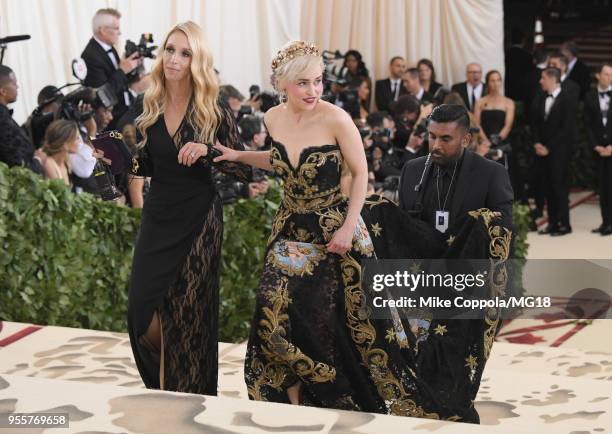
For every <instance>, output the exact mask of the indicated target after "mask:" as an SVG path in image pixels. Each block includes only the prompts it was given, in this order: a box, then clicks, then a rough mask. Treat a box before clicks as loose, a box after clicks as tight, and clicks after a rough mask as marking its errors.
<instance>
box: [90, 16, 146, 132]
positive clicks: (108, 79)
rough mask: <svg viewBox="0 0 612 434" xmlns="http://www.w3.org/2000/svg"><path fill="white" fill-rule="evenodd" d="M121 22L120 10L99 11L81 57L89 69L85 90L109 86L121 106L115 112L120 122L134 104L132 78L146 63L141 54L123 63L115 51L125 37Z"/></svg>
mask: <svg viewBox="0 0 612 434" xmlns="http://www.w3.org/2000/svg"><path fill="white" fill-rule="evenodd" d="M120 19H121V14H120V13H119V11H117V10H116V9H111V8H108V9H100V10H98V11H97V12H96V14H95V15H94V17H93V20H92V27H93V37H92V38H91V39H90V40H89V43H88V44H87V46H86V47H85V50H83V53H82V54H81V57H82V58H83V60H84V61H85V64H86V65H87V77H86V78H85V81H84V84H85V86H91V87H100V86H102V85H104V84H106V83H108V84H109V86H110V87H111V89H112V90H113V93H114V94H115V95H116V98H117V104H115V107H114V111H113V118H114V119H115V120H118V119H119V118H120V117H121V116H122V115H123V113H125V111H126V110H127V106H129V105H130V104H131V101H132V96H131V93H130V92H129V91H128V74H129V73H130V72H132V71H133V70H134V69H136V68H137V67H138V66H139V65H140V64H141V62H142V60H141V59H140V54H139V53H138V52H135V53H133V54H132V55H130V56H129V57H127V58H123V59H120V58H119V55H118V54H117V50H115V48H114V47H113V46H114V45H115V44H116V43H117V41H118V40H119V36H120V35H121V30H120V27H119V25H120ZM114 122H116V121H114ZM109 127H110V128H111V129H113V128H114V127H115V125H114V124H113V123H111V125H110V126H109Z"/></svg>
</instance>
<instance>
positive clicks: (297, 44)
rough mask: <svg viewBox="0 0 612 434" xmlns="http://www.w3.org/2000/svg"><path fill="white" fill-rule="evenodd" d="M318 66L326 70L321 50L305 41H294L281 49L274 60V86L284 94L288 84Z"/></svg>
mask: <svg viewBox="0 0 612 434" xmlns="http://www.w3.org/2000/svg"><path fill="white" fill-rule="evenodd" d="M314 65H318V66H320V67H321V70H323V69H324V68H325V66H324V64H323V57H322V56H321V52H320V51H319V49H318V48H317V47H316V46H315V45H314V44H313V43H309V42H305V41H292V42H289V43H287V44H286V45H285V46H284V47H283V48H281V49H280V50H279V51H278V53H277V55H276V57H274V59H272V84H273V85H274V88H275V89H276V90H277V91H278V92H282V91H283V90H284V89H285V88H286V87H287V83H289V82H291V81H294V80H296V79H297V78H298V76H299V75H300V74H301V73H302V72H304V71H306V70H307V69H308V68H310V67H312V66H314Z"/></svg>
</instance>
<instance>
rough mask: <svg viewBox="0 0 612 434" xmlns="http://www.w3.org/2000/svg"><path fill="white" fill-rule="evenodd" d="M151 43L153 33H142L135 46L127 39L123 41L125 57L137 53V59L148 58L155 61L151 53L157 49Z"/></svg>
mask: <svg viewBox="0 0 612 434" xmlns="http://www.w3.org/2000/svg"><path fill="white" fill-rule="evenodd" d="M152 43H153V33H143V34H142V35H141V36H140V41H139V42H138V44H136V43H135V42H133V41H130V40H129V39H128V40H127V41H125V57H130V56H131V55H132V54H134V53H138V56H139V57H148V58H149V59H155V54H153V52H154V51H155V50H156V49H157V45H151V44H152Z"/></svg>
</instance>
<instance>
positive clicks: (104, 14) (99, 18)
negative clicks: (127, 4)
mask: <svg viewBox="0 0 612 434" xmlns="http://www.w3.org/2000/svg"><path fill="white" fill-rule="evenodd" d="M113 18H117V19H121V13H120V12H119V11H118V10H117V9H113V8H105V9H98V10H97V11H96V14H95V15H94V17H93V19H92V20H91V29H92V30H93V32H94V33H98V32H99V31H100V28H102V27H104V26H109V25H110V24H111V23H112V20H113Z"/></svg>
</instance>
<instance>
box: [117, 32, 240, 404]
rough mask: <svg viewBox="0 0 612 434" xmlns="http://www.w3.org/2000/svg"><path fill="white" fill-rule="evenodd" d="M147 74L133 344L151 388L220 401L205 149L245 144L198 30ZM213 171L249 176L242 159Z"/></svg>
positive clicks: (137, 169) (216, 257)
mask: <svg viewBox="0 0 612 434" xmlns="http://www.w3.org/2000/svg"><path fill="white" fill-rule="evenodd" d="M151 78H152V85H151V87H150V88H149V89H148V90H147V92H146V94H145V97H144V103H143V111H142V113H141V114H140V115H139V117H138V118H137V120H136V127H137V130H138V133H139V136H140V137H139V140H140V142H139V144H138V147H139V149H138V153H137V156H136V158H135V161H134V167H133V174H134V175H136V176H147V177H148V176H151V177H152V182H151V189H150V192H149V194H148V195H147V198H146V200H145V203H144V208H143V212H142V223H141V227H140V232H139V235H138V240H137V243H136V248H135V251H134V260H133V266H132V276H131V285H130V292H129V305H128V329H129V334H130V341H131V344H132V349H133V352H134V358H135V359H136V365H137V366H138V370H139V372H140V375H141V377H142V379H143V381H144V383H145V385H146V386H147V387H149V388H159V389H164V390H172V391H180V392H190V393H202V394H209V395H216V394H217V354H218V349H217V348H218V345H217V344H218V342H217V334H218V330H217V329H218V304H219V261H220V256H221V241H222V238H223V220H222V218H223V214H222V207H221V201H220V199H219V196H218V195H217V192H216V191H215V186H214V183H213V179H212V176H211V170H212V162H211V161H210V155H211V154H210V153H209V150H210V149H211V147H212V144H214V143H223V145H225V146H227V147H228V148H232V149H242V147H241V146H240V145H239V136H238V131H237V128H236V125H235V123H234V119H233V116H232V114H231V112H230V111H229V110H228V109H227V108H226V107H222V106H220V105H219V102H218V96H219V87H218V85H217V80H216V77H215V72H214V69H213V64H212V56H211V54H210V51H209V49H208V47H207V46H206V43H205V40H204V36H203V32H202V29H201V28H200V27H199V26H198V25H197V24H195V23H193V22H185V23H182V24H178V25H176V26H175V27H174V28H172V30H170V32H169V33H168V35H167V36H166V37H165V39H164V41H163V43H162V45H161V47H160V53H159V55H158V57H157V60H156V63H155V65H154V66H153V70H152V73H151ZM215 169H219V170H222V171H224V172H226V173H229V174H233V175H236V176H238V177H240V178H242V179H243V180H245V181H246V180H247V178H248V174H249V169H248V168H247V166H243V165H240V164H236V163H229V162H224V163H219V164H216V165H215Z"/></svg>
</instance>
